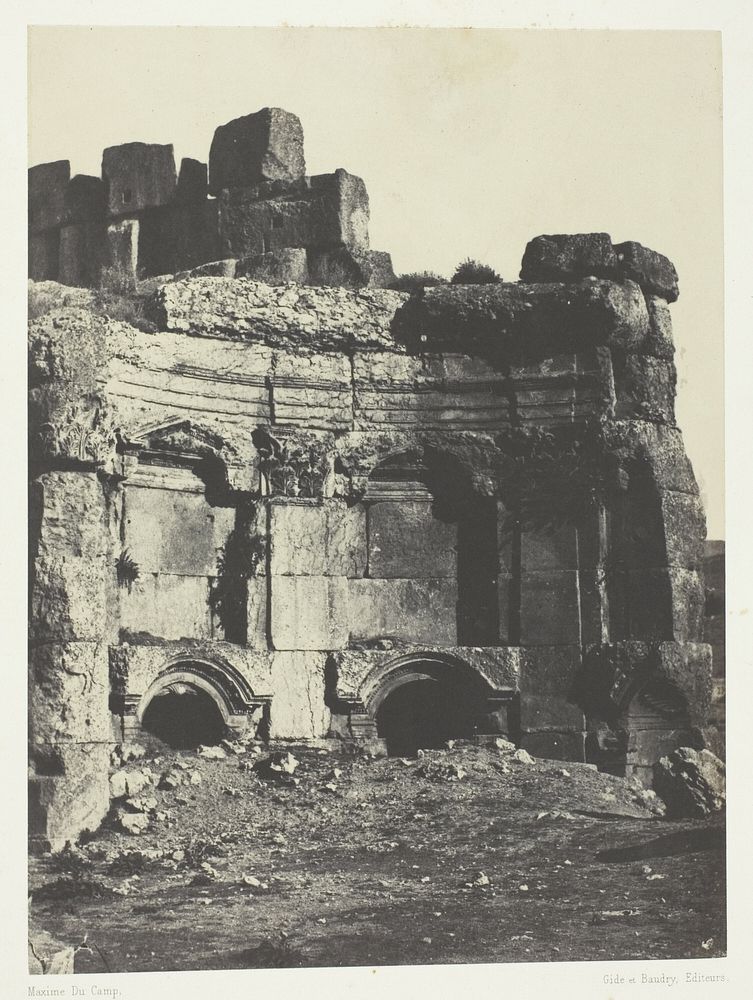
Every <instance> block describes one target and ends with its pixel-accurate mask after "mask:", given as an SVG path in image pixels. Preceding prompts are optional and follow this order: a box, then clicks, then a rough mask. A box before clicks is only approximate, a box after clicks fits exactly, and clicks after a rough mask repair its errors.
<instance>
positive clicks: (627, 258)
mask: <svg viewBox="0 0 753 1000" xmlns="http://www.w3.org/2000/svg"><path fill="white" fill-rule="evenodd" d="M614 249H615V252H616V254H617V259H618V261H619V262H620V269H621V271H622V274H623V275H624V277H625V278H627V279H629V280H631V281H635V282H636V283H637V284H639V285H640V286H641V288H643V289H644V290H645V291H647V292H649V293H650V294H652V295H658V296H660V297H661V298H663V299H665V300H666V301H667V302H674V301H675V300H676V299H677V297H678V295H679V294H680V292H679V289H678V285H677V271H676V270H675V266H674V264H673V263H672V261H671V260H669V258H668V257H665V256H664V254H660V253H657V252H656V250H649V248H648V247H644V246H642V245H641V244H640V243H635V242H633V241H629V242H627V243H618V244H617V245H616V246H615V248H614Z"/></svg>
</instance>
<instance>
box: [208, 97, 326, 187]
mask: <svg viewBox="0 0 753 1000" xmlns="http://www.w3.org/2000/svg"><path fill="white" fill-rule="evenodd" d="M305 172H306V163H305V160H304V156H303V128H302V127H301V122H300V119H299V118H298V117H297V115H294V114H291V113H290V112H289V111H284V110H283V109H282V108H262V109H261V111H257V112H256V113H255V114H251V115H244V116H243V117H242V118H236V119H234V120H233V121H231V122H228V123H227V124H226V125H221V126H220V127H219V128H218V129H216V130H215V133H214V138H213V139H212V146H211V148H210V150H209V190H210V191H211V193H212V194H219V193H220V192H221V191H222V189H223V188H238V187H250V186H252V185H254V184H261V183H262V182H263V181H295V180H298V179H300V178H302V177H303V175H304V173H305Z"/></svg>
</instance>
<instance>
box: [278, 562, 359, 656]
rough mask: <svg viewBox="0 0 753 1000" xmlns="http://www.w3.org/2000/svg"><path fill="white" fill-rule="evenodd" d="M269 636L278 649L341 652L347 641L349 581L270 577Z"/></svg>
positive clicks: (340, 578)
mask: <svg viewBox="0 0 753 1000" xmlns="http://www.w3.org/2000/svg"><path fill="white" fill-rule="evenodd" d="M269 579H270V587H271V620H270V637H271V640H272V646H273V648H274V649H277V650H296V649H298V650H304V649H306V650H327V649H341V648H342V647H343V646H345V645H346V644H347V641H348V581H347V580H346V579H344V578H343V577H332V576H330V577H324V576H305V577H295V576H271V577H270V578H269Z"/></svg>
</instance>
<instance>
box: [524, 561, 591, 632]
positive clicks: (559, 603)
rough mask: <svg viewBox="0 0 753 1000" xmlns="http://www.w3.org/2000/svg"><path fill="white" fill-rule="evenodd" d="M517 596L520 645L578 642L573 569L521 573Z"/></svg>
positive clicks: (578, 624) (574, 573) (578, 611)
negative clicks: (518, 601) (518, 598)
mask: <svg viewBox="0 0 753 1000" xmlns="http://www.w3.org/2000/svg"><path fill="white" fill-rule="evenodd" d="M520 593H521V596H520V641H521V644H522V645H524V646H526V645H530V646H550V645H567V644H569V643H578V642H580V620H579V616H580V608H579V601H578V574H577V572H576V571H575V570H569V571H549V572H542V573H525V574H524V575H523V577H522V579H521V586H520Z"/></svg>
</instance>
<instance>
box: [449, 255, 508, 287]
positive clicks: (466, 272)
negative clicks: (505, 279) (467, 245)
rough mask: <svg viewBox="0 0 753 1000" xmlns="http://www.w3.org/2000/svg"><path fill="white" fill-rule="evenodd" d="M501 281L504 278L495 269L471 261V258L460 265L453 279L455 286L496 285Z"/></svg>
mask: <svg viewBox="0 0 753 1000" xmlns="http://www.w3.org/2000/svg"><path fill="white" fill-rule="evenodd" d="M500 281H502V278H501V277H500V276H499V275H498V274H497V272H496V271H495V270H494V268H493V267H489V265H488V264H481V263H479V261H477V260H471V258H470V257H467V258H466V259H465V260H464V261H461V263H460V264H458V266H457V267H456V268H455V273H454V274H453V276H452V278H451V282H452V284H453V285H496V284H498V283H499V282H500Z"/></svg>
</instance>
